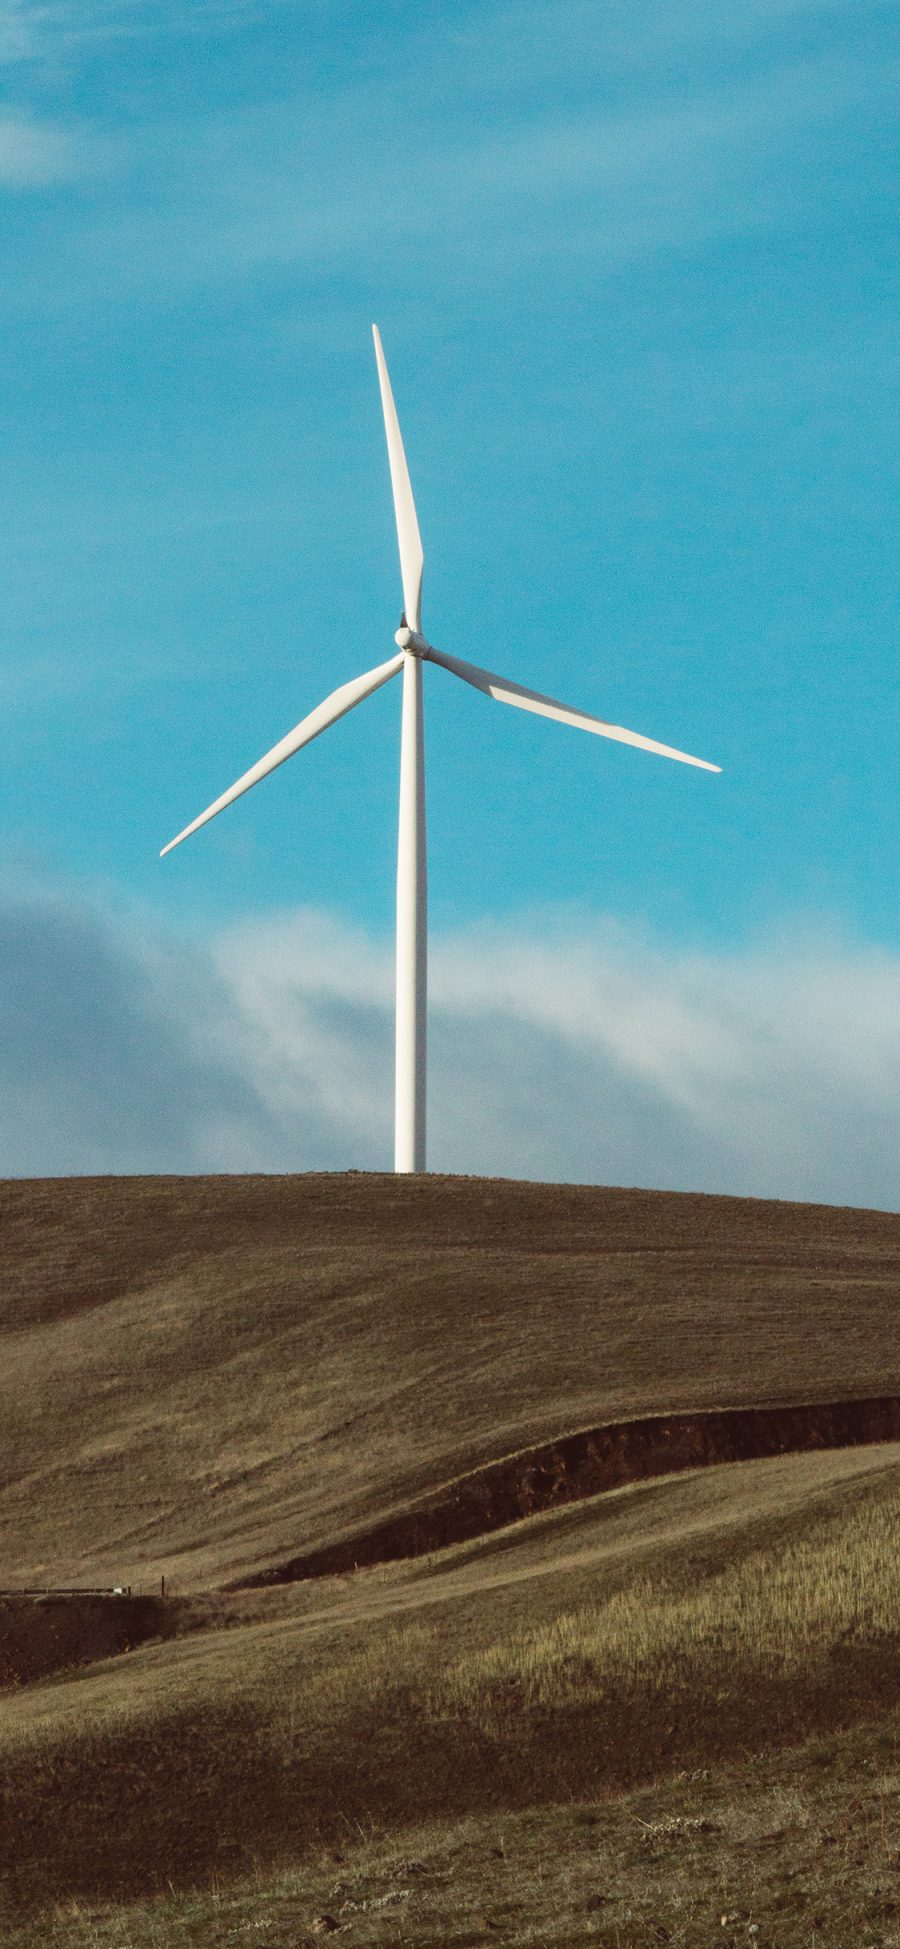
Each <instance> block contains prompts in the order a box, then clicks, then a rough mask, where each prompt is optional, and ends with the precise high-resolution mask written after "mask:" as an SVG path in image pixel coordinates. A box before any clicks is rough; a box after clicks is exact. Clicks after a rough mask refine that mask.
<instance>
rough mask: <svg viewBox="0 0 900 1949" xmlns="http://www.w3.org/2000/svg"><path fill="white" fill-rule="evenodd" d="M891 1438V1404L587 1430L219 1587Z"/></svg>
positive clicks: (896, 1413) (305, 1572)
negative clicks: (675, 1478) (694, 1474)
mask: <svg viewBox="0 0 900 1949" xmlns="http://www.w3.org/2000/svg"><path fill="white" fill-rule="evenodd" d="M882 1441H900V1399H898V1398H897V1397H896V1396H893V1395H886V1396H881V1397H878V1398H876V1399H872V1400H865V1401H832V1402H826V1403H816V1404H810V1405H800V1406H797V1407H779V1408H733V1409H725V1410H723V1411H721V1412H718V1413H712V1414H675V1415H654V1416H652V1417H649V1418H648V1419H646V1420H641V1421H622V1422H616V1423H609V1424H607V1425H606V1426H603V1427H599V1428H588V1429H584V1430H582V1431H581V1432H579V1433H577V1434H573V1435H566V1436H564V1437H563V1438H562V1439H561V1440H559V1441H556V1442H550V1443H547V1444H545V1445H544V1446H542V1447H540V1448H532V1449H528V1450H525V1451H523V1452H522V1453H521V1454H518V1455H511V1456H508V1457H506V1458H505V1460H503V1461H502V1462H496V1463H494V1464H492V1465H491V1466H489V1467H487V1468H482V1469H476V1470H475V1471H473V1473H472V1474H470V1475H465V1476H461V1477H460V1478H459V1480H458V1481H456V1482H453V1483H450V1484H448V1485H447V1486H446V1487H445V1488H443V1489H442V1490H441V1491H440V1492H439V1494H438V1495H437V1496H436V1497H435V1498H434V1499H433V1500H430V1501H428V1502H427V1503H423V1504H420V1505H418V1506H417V1507H416V1508H413V1509H410V1510H406V1511H404V1513H403V1514H402V1515H400V1516H396V1517H393V1518H389V1519H388V1520H387V1521H385V1522H383V1523H379V1524H377V1525H376V1526H374V1527H373V1528H372V1529H369V1530H366V1531H362V1532H360V1533H359V1534H357V1535H355V1536H351V1537H349V1538H347V1539H346V1540H344V1541H342V1542H340V1543H334V1544H330V1545H327V1546H326V1547H324V1548H322V1549H318V1550H311V1551H308V1552H307V1553H306V1554H305V1555H302V1556H295V1557H291V1558H290V1559H289V1560H288V1561H287V1562H286V1563H280V1564H276V1565H274V1566H273V1567H272V1568H270V1569H267V1570H262V1571H259V1572H257V1573H256V1575H254V1576H251V1577H245V1578H242V1579H240V1580H236V1581H235V1582H234V1583H232V1584H229V1585H227V1586H226V1588H227V1589H229V1590H254V1589H261V1588H263V1587H264V1586H265V1585H268V1584H286V1583H295V1582H298V1581H299V1580H300V1579H301V1578H304V1577H330V1576H335V1575H339V1574H341V1573H344V1572H346V1571H350V1570H357V1569H362V1568H364V1567H366V1566H368V1565H371V1564H375V1563H390V1562H392V1561H395V1560H396V1559H397V1558H399V1557H416V1556H427V1555H430V1554H431V1553H432V1552H433V1551H435V1550H442V1549H446V1548H447V1546H448V1544H451V1543H463V1542H468V1541H469V1540H471V1538H472V1537H475V1536H483V1535H486V1534H488V1533H489V1532H490V1531H491V1530H495V1529H503V1528H505V1527H506V1525H507V1524H508V1523H514V1522H517V1521H519V1520H520V1519H521V1518H522V1517H523V1516H531V1515H534V1514H535V1513H536V1512H537V1511H538V1510H542V1509H552V1508H556V1507H559V1506H560V1505H561V1504H563V1503H569V1502H579V1501H581V1500H583V1499H584V1498H585V1497H587V1496H596V1495H601V1494H602V1493H603V1492H604V1490H608V1489H616V1488H620V1487H621V1486H622V1485H623V1484H624V1483H627V1482H638V1481H641V1480H643V1479H645V1478H646V1477H648V1476H657V1475H671V1474H673V1473H675V1472H676V1471H678V1470H681V1469H692V1468H699V1467H703V1466H704V1465H711V1464H715V1463H721V1462H741V1461H750V1460H752V1459H756V1458H759V1457H762V1456H766V1455H789V1454H801V1453H804V1452H806V1451H808V1450H810V1449H824V1448H854V1447H858V1446H860V1445H861V1444H863V1443H866V1442H882Z"/></svg>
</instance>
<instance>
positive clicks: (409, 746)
mask: <svg viewBox="0 0 900 1949" xmlns="http://www.w3.org/2000/svg"><path fill="white" fill-rule="evenodd" d="M372 331H373V333H374V337H375V358H376V362H377V366H378V380H379V384H380V387H381V404H382V409H383V412H384V426H385V432H386V434H387V448H388V460H389V462H390V470H391V486H392V489H393V494H394V513H395V516H396V521H397V540H398V542H399V545H400V574H401V579H402V582H403V615H402V617H401V622H400V628H399V629H398V630H397V633H396V636H395V638H394V641H395V643H396V644H397V650H398V654H397V655H396V656H392V657H391V658H390V659H389V660H388V662H387V663H380V664H379V665H378V667H377V669H375V670H368V671H367V672H366V674H365V676H362V677H354V678H352V679H351V681H350V683H346V684H342V685H341V687H340V689H339V690H334V691H332V693H331V696H330V697H326V699H325V701H324V703H322V704H319V705H317V707H316V709H315V710H314V711H310V713H309V716H308V717H305V718H304V719H303V721H302V723H300V724H298V725H296V726H295V728H294V730H293V731H289V732H288V734H287V737H285V738H282V739H281V742H280V744H276V745H274V746H273V748H272V750H271V751H268V752H267V753H266V755H265V757H264V758H260V759H259V761H258V763H257V764H255V765H251V767H250V770H249V771H246V772H244V774H243V776H242V777H241V778H239V779H237V781H236V783H235V784H234V785H231V786H229V789H228V791H227V792H223V793H222V796H221V798H217V799H216V800H214V802H213V804H212V805H209V806H207V808H206V811H205V812H201V814H200V816H199V818H198V819H194V820H193V821H192V823H191V824H190V825H189V826H185V828H184V831H183V832H180V833H178V835H177V837H176V838H175V839H172V840H170V841H169V844H168V846H164V847H163V849H162V853H161V855H160V858H163V857H164V856H165V854H166V853H170V852H171V851H172V848H173V847H174V846H180V845H181V842H182V840H183V839H189V838H190V835H191V833H193V832H197V831H198V829H199V827H200V826H205V825H206V824H207V822H208V820H210V819H214V818H215V816H216V813H217V812H223V811H224V809H225V807H226V805H231V804H232V803H233V802H234V800H235V799H239V798H240V797H241V796H242V794H243V793H244V792H249V790H250V787H251V785H258V784H259V782H260V779H262V778H267V777H268V775H269V772H271V771H274V770H275V768H276V766H278V765H283V764H284V761H285V759H286V758H291V757H293V755H294V752H295V751H299V750H300V749H301V747H302V746H303V745H305V744H310V743H311V741H312V739H313V738H317V737H318V735H319V732H320V731H325V730H327V728H328V726H329V724H336V723H337V720H338V718H340V717H345V716H346V714H347V712H348V711H352V710H353V708H354V706H355V705H356V704H361V703H362V701H363V698H365V697H371V695H372V692H373V691H375V690H380V688H381V686H382V684H386V683H389V682H390V679H391V678H392V677H396V676H398V675H399V673H400V671H401V670H402V672H403V710H402V723H401V734H400V830H399V843H398V849H397V990H396V1069H395V1092H396V1093H395V1120H394V1169H395V1171H402V1172H410V1171H424V1169H425V1030H426V984H427V876H426V864H425V753H424V740H423V727H422V665H423V663H437V664H440V666H441V668H442V669H443V670H449V671H450V672H451V674H452V675H453V676H454V677H461V678H462V681H463V683H467V684H471V685H472V686H473V688H474V689H475V690H481V691H483V692H484V694H485V696H487V697H494V698H496V700H497V702H498V703H500V704H512V705H514V706H515V707H516V709H518V710H523V711H535V712H536V713H537V714H538V716H540V717H550V718H555V719H556V722H557V723H558V724H572V725H574V726H575V728H576V730H580V731H593V732H595V733H596V734H597V736H599V737H601V738H613V739H615V740H616V741H617V742H618V743H619V744H633V745H635V746H636V747H637V749H638V750H639V751H654V752H656V753H657V754H658V756H659V757H661V758H677V759H678V760H679V762H680V763H681V764H683V765H696V766H698V767H699V768H700V770H701V771H713V772H717V771H719V770H720V769H721V767H720V766H719V765H710V764H708V763H707V762H706V760H705V759H704V758H691V757H689V756H688V753H687V752H686V751H675V750H673V748H672V746H671V745H668V744H658V743H657V742H656V740H655V739H654V738H644V737H641V736H640V734H639V733H638V732H637V731H625V730H623V729H622V727H621V726H620V725H618V724H606V723H605V722H604V720H603V719H602V718H600V717H592V716H590V715H588V714H587V713H586V712H584V711H575V710H572V709H570V707H569V706H568V705H567V704H560V703H557V702H556V700H555V699H554V698H552V697H544V696H542V695H541V693H540V691H536V690H526V689H525V688H524V687H523V686H522V685H521V684H517V683H512V682H510V681H509V680H508V679H507V678H506V677H498V676H495V675H494V674H493V673H492V672H491V671H490V670H482V669H480V668H479V667H478V665H477V664H474V663H463V662H461V661H460V660H459V658H457V657H453V656H447V655H446V654H445V652H444V651H443V650H436V649H435V647H434V644H433V643H429V642H427V641H426V639H425V637H424V636H423V635H422V569H423V566H424V560H425V557H424V554H423V552H422V541H421V537H420V535H419V523H418V521H417V519H416V509H415V502H414V501H413V495H412V487H411V485H410V479H409V469H408V467H407V465H406V455H405V453H404V451H403V441H402V439H401V437H400V425H399V422H398V419H397V409H396V407H395V405H394V396H393V393H392V392H391V382H390V379H389V378H388V371H387V366H386V364H385V359H384V352H383V349H382V344H381V338H380V335H379V331H378V327H377V325H373V327H372Z"/></svg>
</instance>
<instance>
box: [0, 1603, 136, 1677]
mask: <svg viewBox="0 0 900 1949" xmlns="http://www.w3.org/2000/svg"><path fill="white" fill-rule="evenodd" d="M173 1614H174V1607H173V1606H172V1605H171V1604H167V1603H166V1601H165V1600H164V1599H162V1598H159V1597H125V1596H121V1597H117V1596H115V1597H114V1596H112V1595H110V1596H106V1595H103V1594H101V1593H100V1592H92V1591H84V1592H78V1593H75V1592H73V1593H71V1594H70V1595H66V1596H63V1595H55V1594H54V1595H48V1596H42V1597H16V1596H9V1597H3V1598H0V1688H5V1687H6V1686H9V1685H26V1684H31V1683H33V1681H34V1680H35V1679H38V1678H47V1677H49V1676H50V1674H51V1673H52V1672H59V1671H67V1670H68V1669H69V1668H70V1666H72V1665H88V1664H91V1663H93V1661H94V1659H96V1658H112V1657H114V1656H115V1655H116V1654H117V1653H118V1652H121V1651H133V1650H134V1648H135V1646H136V1645H139V1644H145V1643H146V1641H147V1639H148V1638H158V1637H170V1636H171V1634H172V1628H173V1625H172V1618H173Z"/></svg>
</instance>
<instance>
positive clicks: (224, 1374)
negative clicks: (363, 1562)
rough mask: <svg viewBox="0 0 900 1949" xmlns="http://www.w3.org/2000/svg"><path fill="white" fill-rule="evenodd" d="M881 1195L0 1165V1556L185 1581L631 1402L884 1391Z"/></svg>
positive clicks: (394, 1508) (627, 1408)
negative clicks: (109, 1172) (17, 1172)
mask: <svg viewBox="0 0 900 1949" xmlns="http://www.w3.org/2000/svg"><path fill="white" fill-rule="evenodd" d="M898 1291H900V1220H898V1219H897V1218H895V1217H892V1216H890V1215H887V1214H884V1213H877V1212H862V1211H852V1210H835V1209H831V1208H828V1207H822V1206H806V1205H788V1204H776V1203H771V1202H765V1201H756V1200H744V1199H730V1198H706V1197H689V1196H684V1195H680V1196H679V1195H667V1194H663V1193H652V1192H638V1191H607V1190H602V1189H596V1188H593V1187H568V1186H558V1185H528V1184H516V1183H506V1182H499V1181H485V1180H470V1179H458V1178H425V1179H418V1180H412V1179H402V1178H401V1179H398V1178H394V1177H381V1176H368V1175H362V1174H360V1175H355V1174H353V1175H349V1176H346V1177H341V1176H309V1177H299V1178H297V1177H295V1178H271V1177H253V1178H240V1177H234V1178H192V1179H185V1178H181V1179H177V1178H176V1179H166V1178H143V1179H140V1178H137V1179H115V1178H112V1179H80V1180H79V1179H64V1180H56V1181H41V1182H35V1183H28V1182H16V1183H9V1184H5V1185H3V1186H0V1355H2V1358H0V1430H2V1434H0V1455H2V1471H0V1472H2V1489H0V1583H3V1584H14V1583H20V1582H26V1581H28V1582H37V1581H53V1582H63V1583H68V1582H83V1583H93V1582H113V1581H124V1582H127V1583H132V1584H134V1585H139V1584H144V1585H145V1586H146V1587H147V1588H150V1587H155V1586H156V1585H157V1584H158V1581H159V1578H160V1577H161V1576H162V1575H163V1574H165V1575H166V1576H167V1578H168V1579H169V1580H170V1581H171V1582H173V1583H174V1585H175V1587H176V1588H177V1589H178V1590H181V1591H189V1590H199V1589H205V1588H208V1587H209V1586H210V1585H211V1584H220V1583H224V1582H226V1581H229V1580H232V1579H234V1578H235V1577H239V1576H241V1575H243V1574H247V1573H251V1572H253V1571H254V1570H260V1569H264V1568H265V1567H267V1566H268V1565H270V1564H272V1563H276V1562H278V1561H281V1560H284V1559H285V1558H289V1557H292V1556H296V1555H298V1554H300V1553H301V1552H303V1551H308V1550H311V1549H314V1548H316V1547H317V1546H322V1545H325V1544H327V1543H334V1542H336V1541H339V1540H340V1539H341V1538H342V1537H346V1536H351V1535H353V1534H354V1533H355V1532H356V1531H358V1530H359V1529H360V1528H363V1527H366V1526H369V1525H372V1524H375V1523H377V1522H379V1521H383V1520H384V1519H385V1518H387V1517H389V1516H392V1515H395V1514H397V1513H399V1512H402V1511H403V1510H405V1509H407V1508H408V1507H409V1506H410V1504H411V1503H414V1502H415V1501H416V1500H417V1499H421V1498H422V1497H426V1496H428V1495H431V1494H433V1493H434V1492H435V1490H437V1489H439V1488H440V1487H441V1486H442V1485H444V1484H446V1483H448V1482H451V1481H453V1480H454V1478H456V1477H458V1476H460V1475H462V1474H464V1473H466V1472H467V1471H470V1470H472V1469H475V1468H478V1467H480V1466H483V1465H486V1464H488V1463H491V1462H493V1461H496V1460H497V1459H498V1458H500V1457H502V1456H504V1455H508V1454H510V1453H512V1452H513V1451H516V1450H520V1449H523V1448H527V1447H529V1446H530V1445H532V1444H538V1443H541V1442H546V1441H548V1440H553V1439H556V1438H557V1437H559V1436H560V1435H563V1434H567V1433H569V1432H571V1431H574V1430H578V1429H582V1428H585V1427H593V1426H595V1425H597V1424H601V1423H604V1422H614V1421H621V1420H623V1419H625V1418H627V1417H630V1416H642V1415H649V1414H660V1413H663V1414H664V1413H672V1412H675V1411H676V1410H682V1411H685V1410H703V1409H713V1408H720V1407H723V1406H724V1407H737V1406H752V1405H755V1404H760V1403H762V1404H772V1403H789V1402H801V1401H832V1400H839V1399H843V1398H847V1397H851V1398H859V1397H863V1396H867V1395H884V1394H891V1393H894V1394H900V1336H898V1334H897V1331H896V1308H897V1295H898Z"/></svg>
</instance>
